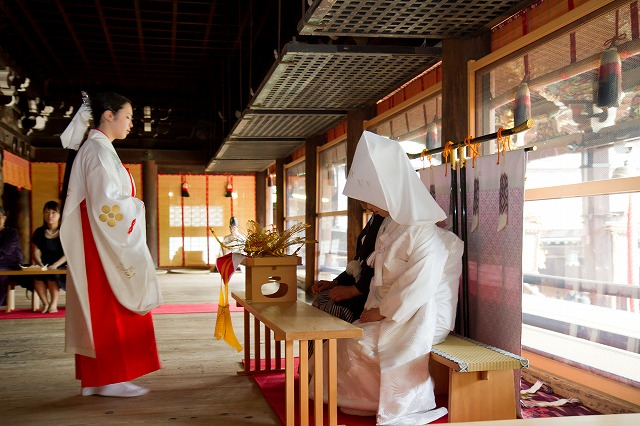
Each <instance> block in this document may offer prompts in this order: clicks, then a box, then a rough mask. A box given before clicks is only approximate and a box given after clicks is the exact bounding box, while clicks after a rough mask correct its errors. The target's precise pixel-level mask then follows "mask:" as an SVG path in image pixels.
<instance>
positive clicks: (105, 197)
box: [60, 129, 162, 357]
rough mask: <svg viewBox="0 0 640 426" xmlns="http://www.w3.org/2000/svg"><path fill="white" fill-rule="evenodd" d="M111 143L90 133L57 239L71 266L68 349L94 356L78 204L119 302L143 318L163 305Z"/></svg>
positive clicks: (126, 177) (139, 216) (138, 214)
mask: <svg viewBox="0 0 640 426" xmlns="http://www.w3.org/2000/svg"><path fill="white" fill-rule="evenodd" d="M132 188H135V186H134V184H133V180H132V177H131V175H130V174H129V172H128V171H127V170H126V169H125V168H124V166H123V165H122V163H121V162H120V159H119V157H118V155H117V153H116V151H115V149H114V147H113V145H112V143H111V141H109V139H108V138H107V137H106V136H105V135H104V134H103V133H102V132H100V131H99V130H96V129H93V130H91V131H90V132H89V137H88V139H87V141H86V142H85V143H84V144H83V145H82V147H81V148H80V149H79V151H78V154H77V156H76V158H75V161H74V165H73V169H72V171H71V176H70V180H69V192H68V194H67V199H66V201H65V205H64V212H63V218H62V226H61V231H60V239H61V241H62V245H63V247H64V251H65V255H66V256H67V261H68V265H69V272H70V276H69V277H68V281H67V314H66V342H65V346H66V350H67V351H68V352H72V353H76V354H80V355H85V356H88V357H95V356H96V355H95V346H94V339H93V335H92V326H91V312H90V304H89V293H88V287H87V271H86V266H85V257H84V256H85V250H84V243H83V236H82V222H81V213H80V210H81V209H80V205H81V203H82V201H85V200H86V202H87V212H88V217H89V221H90V224H91V229H92V233H93V239H94V241H95V244H96V247H97V249H98V252H99V253H100V260H101V262H102V265H103V267H104V270H105V273H106V276H107V279H108V281H109V285H110V287H111V290H112V291H113V294H114V295H115V297H116V298H117V300H118V302H120V304H121V305H123V306H124V307H125V308H127V309H128V310H130V311H133V312H136V313H139V314H145V313H147V312H149V311H150V310H151V309H153V308H155V307H156V306H159V305H160V304H161V303H162V295H161V292H160V287H159V284H158V280H157V277H156V269H155V264H154V263H153V260H152V259H151V255H150V253H149V249H148V247H147V239H146V225H145V222H146V220H145V209H144V203H143V202H142V201H140V200H138V199H137V198H135V197H134V196H133V195H135V194H134V193H132Z"/></svg>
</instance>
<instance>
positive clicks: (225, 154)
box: [215, 139, 304, 160]
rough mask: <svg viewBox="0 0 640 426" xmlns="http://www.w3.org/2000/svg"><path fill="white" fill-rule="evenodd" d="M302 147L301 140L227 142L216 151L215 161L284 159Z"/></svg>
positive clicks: (302, 142)
mask: <svg viewBox="0 0 640 426" xmlns="http://www.w3.org/2000/svg"><path fill="white" fill-rule="evenodd" d="M302 145H304V141H303V140H269V141H267V140H264V139H246V140H245V139H243V140H228V141H226V142H225V144H224V145H223V146H222V148H221V149H220V150H219V151H218V154H217V155H216V158H215V159H216V160H240V159H243V158H244V159H250V160H268V159H271V160H273V159H274V158H284V157H287V156H289V155H291V153H292V152H293V151H295V150H296V149H298V148H300V147H301V146H302Z"/></svg>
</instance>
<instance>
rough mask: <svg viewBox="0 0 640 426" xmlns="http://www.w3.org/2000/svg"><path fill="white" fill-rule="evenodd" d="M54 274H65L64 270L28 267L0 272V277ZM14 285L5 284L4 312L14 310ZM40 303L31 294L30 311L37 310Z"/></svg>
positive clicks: (10, 283) (35, 296)
mask: <svg viewBox="0 0 640 426" xmlns="http://www.w3.org/2000/svg"><path fill="white" fill-rule="evenodd" d="M56 274H64V275H66V274H67V270H66V269H47V270H45V271H43V270H42V269H40V268H34V267H28V268H22V269H11V270H6V271H0V275H10V276H22V277H25V276H34V275H56ZM15 287H16V283H12V282H9V283H7V307H6V311H7V312H11V311H13V310H14V309H15V308H16V294H15ZM39 305H40V302H39V301H38V297H37V295H36V294H35V292H34V294H33V296H32V298H31V309H33V310H35V309H38V306H39Z"/></svg>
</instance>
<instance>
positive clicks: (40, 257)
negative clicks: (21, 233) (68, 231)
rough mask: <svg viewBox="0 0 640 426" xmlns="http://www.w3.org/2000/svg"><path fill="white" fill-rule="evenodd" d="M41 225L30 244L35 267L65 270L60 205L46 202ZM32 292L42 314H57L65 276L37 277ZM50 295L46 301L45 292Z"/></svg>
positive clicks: (65, 262) (54, 202)
mask: <svg viewBox="0 0 640 426" xmlns="http://www.w3.org/2000/svg"><path fill="white" fill-rule="evenodd" d="M42 216H43V221H44V223H43V225H42V226H41V227H39V228H38V229H36V230H35V231H34V232H33V236H32V237H31V243H32V244H33V245H34V249H33V259H34V262H35V264H36V265H39V266H40V267H42V268H45V269H66V267H67V258H66V257H65V255H64V251H62V243H61V242H60V232H59V231H60V204H58V203H57V202H56V201H48V202H47V203H46V204H45V205H44V209H43V211H42ZM33 285H34V290H35V292H36V293H37V294H38V296H39V297H40V299H41V300H42V303H43V306H44V307H43V308H42V312H50V313H55V312H58V294H59V293H60V289H63V290H64V289H65V285H66V275H64V274H51V275H38V278H37V279H35V280H34V282H33ZM47 289H48V290H49V294H50V295H51V301H50V303H49V302H48V301H47V292H46V290H47Z"/></svg>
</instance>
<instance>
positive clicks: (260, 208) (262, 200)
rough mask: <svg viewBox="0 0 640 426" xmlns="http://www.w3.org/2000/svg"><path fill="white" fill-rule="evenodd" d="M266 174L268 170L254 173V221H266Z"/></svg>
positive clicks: (263, 224) (263, 223)
mask: <svg viewBox="0 0 640 426" xmlns="http://www.w3.org/2000/svg"><path fill="white" fill-rule="evenodd" d="M267 174H268V170H264V171H261V172H258V173H256V222H257V223H259V224H260V225H262V226H265V225H266V223H267Z"/></svg>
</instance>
